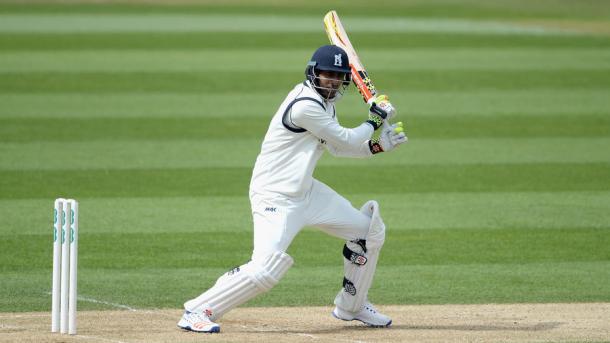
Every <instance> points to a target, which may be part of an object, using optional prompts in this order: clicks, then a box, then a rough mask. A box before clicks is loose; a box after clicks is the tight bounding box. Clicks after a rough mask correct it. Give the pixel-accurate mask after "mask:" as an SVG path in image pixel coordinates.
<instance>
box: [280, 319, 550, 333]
mask: <svg viewBox="0 0 610 343" xmlns="http://www.w3.org/2000/svg"><path fill="white" fill-rule="evenodd" d="M560 325H561V323H560V322H544V323H538V324H532V325H522V324H513V325H510V324H503V325H483V324H472V325H468V324H463V325H417V324H398V325H392V326H390V327H389V328H371V327H367V326H364V325H362V326H349V325H348V326H341V327H333V328H325V329H317V330H290V329H288V330H282V331H283V332H285V333H293V334H303V333H305V334H316V333H317V334H324V333H340V332H345V331H356V330H361V331H364V330H388V329H389V330H431V331H436V330H451V331H529V332H535V331H547V330H552V329H555V328H557V327H559V326H560Z"/></svg>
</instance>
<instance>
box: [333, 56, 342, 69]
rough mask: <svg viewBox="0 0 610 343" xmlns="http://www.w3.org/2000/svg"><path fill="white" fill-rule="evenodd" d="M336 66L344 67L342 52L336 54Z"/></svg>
mask: <svg viewBox="0 0 610 343" xmlns="http://www.w3.org/2000/svg"><path fill="white" fill-rule="evenodd" d="M335 66H337V67H343V61H341V54H337V55H335Z"/></svg>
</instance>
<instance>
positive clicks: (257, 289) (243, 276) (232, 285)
mask: <svg viewBox="0 0 610 343" xmlns="http://www.w3.org/2000/svg"><path fill="white" fill-rule="evenodd" d="M293 262H294V261H293V260H292V257H290V255H288V254H286V253H285V252H283V251H276V252H274V253H272V254H270V255H268V256H267V257H266V258H264V259H261V260H259V261H250V262H248V263H246V264H244V265H242V266H240V267H237V268H234V269H233V270H231V271H229V272H227V273H225V274H223V275H222V276H221V277H220V278H218V280H217V281H216V283H215V284H214V286H212V288H210V289H209V290H207V291H206V292H204V293H203V294H201V295H200V296H198V297H197V298H195V299H192V300H189V301H187V302H186V303H184V308H185V309H186V310H187V311H191V312H206V311H211V315H210V319H212V320H216V319H218V318H220V317H221V316H222V315H223V314H225V313H226V312H228V311H229V310H231V309H233V308H235V307H237V306H239V305H241V304H243V303H245V302H246V301H248V300H250V299H252V298H254V297H255V296H257V295H259V294H261V293H264V292H266V291H268V290H270V289H271V288H273V286H275V285H276V284H277V283H278V282H279V281H280V279H281V278H282V277H283V276H284V274H286V272H287V271H288V269H289V268H290V267H291V266H292V264H293ZM208 313H209V312H208Z"/></svg>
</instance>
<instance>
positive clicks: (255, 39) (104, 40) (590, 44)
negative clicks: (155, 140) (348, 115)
mask: <svg viewBox="0 0 610 343" xmlns="http://www.w3.org/2000/svg"><path fill="white" fill-rule="evenodd" d="M321 30H322V29H320V32H315V33H314V32H311V33H308V32H300V33H299V43H298V44H295V42H294V34H292V33H281V32H274V33H266V34H260V33H252V32H238V33H237V32H214V33H120V34H119V33H117V34H110V33H109V34H102V33H96V34H83V33H66V34H45V33H37V34H22V33H20V34H5V33H4V34H3V33H0V46H2V50H3V51H58V50H70V51H78V50H93V49H95V50H117V49H129V50H134V49H137V50H147V51H149V50H152V51H159V50H168V49H172V50H175V49H180V50H184V51H192V50H202V49H205V50H211V51H213V50H216V49H225V50H231V49H232V50H241V49H253V50H258V49H265V50H282V51H283V50H285V49H295V48H298V49H307V48H309V49H310V50H311V51H313V50H314V49H316V48H317V47H318V46H320V45H322V44H325V43H326V40H325V36H324V33H323V32H322V31H321ZM350 37H353V38H352V42H353V44H354V45H355V47H356V48H357V49H359V50H360V49H377V48H378V47H379V45H380V44H383V46H384V50H385V51H387V50H392V49H397V48H398V49H404V48H422V47H428V48H434V49H441V48H447V49H453V48H516V47H532V48H599V47H609V46H610V37H605V36H596V37H594V36H579V37H570V36H549V37H540V36H511V35H505V36H497V35H489V36H487V35H467V34H458V33H453V34H436V33H409V34H404V33H392V32H385V33H384V34H383V35H380V34H375V33H366V32H356V33H353V34H351V33H350Z"/></svg>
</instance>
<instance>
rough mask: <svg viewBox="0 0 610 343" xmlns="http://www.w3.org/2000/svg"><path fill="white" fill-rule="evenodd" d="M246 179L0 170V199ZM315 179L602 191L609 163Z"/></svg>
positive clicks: (451, 188) (464, 188)
mask: <svg viewBox="0 0 610 343" xmlns="http://www.w3.org/2000/svg"><path fill="white" fill-rule="evenodd" d="M66 163H69V158H68V159H67V160H66ZM251 172H252V169H251V168H198V169H148V170H112V169H105V170H53V171H42V170H35V171H0V198H3V199H24V198H49V199H51V198H55V197H57V196H58V194H70V196H72V197H76V198H82V197H151V196H167V197H175V196H215V195H243V196H246V195H247V194H248V184H249V180H250V176H251ZM315 176H316V177H317V178H318V179H320V180H322V181H323V182H325V183H328V184H329V185H331V186H333V187H334V188H335V189H336V190H337V191H339V192H340V193H345V194H350V193H351V194H355V193H369V194H378V193H392V194H397V193H413V192H483V193H484V192H519V191H531V192H556V191H607V190H610V183H608V182H607V180H608V179H609V178H610V163H587V164H570V163H538V164H492V165H458V166H456V165H432V166H429V165H416V166H408V167H405V166H385V167H384V168H371V167H368V166H367V167H354V166H349V167H347V166H346V167H339V166H324V167H322V166H320V167H318V168H317V170H316V173H315ZM379 180H391V182H379ZM355 185H357V186H355Z"/></svg>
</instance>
